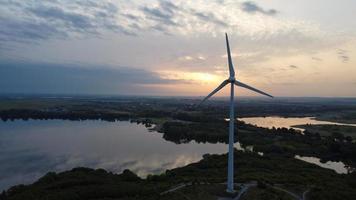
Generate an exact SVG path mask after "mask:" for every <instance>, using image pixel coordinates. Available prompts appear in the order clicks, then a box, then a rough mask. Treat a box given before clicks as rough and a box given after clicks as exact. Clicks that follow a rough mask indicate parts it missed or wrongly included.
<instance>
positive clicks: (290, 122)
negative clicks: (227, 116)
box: [239, 116, 356, 131]
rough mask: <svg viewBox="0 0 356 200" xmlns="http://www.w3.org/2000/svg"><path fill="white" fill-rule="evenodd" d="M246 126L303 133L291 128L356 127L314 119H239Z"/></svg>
mask: <svg viewBox="0 0 356 200" xmlns="http://www.w3.org/2000/svg"><path fill="white" fill-rule="evenodd" d="M239 120H242V121H244V122H246V123H248V124H252V125H256V126H260V127H265V128H272V127H275V128H282V127H285V128H294V129H296V130H301V131H303V130H304V129H301V128H295V127H292V126H295V125H302V124H334V125H347V126H356V124H343V123H336V122H328V121H320V120H316V119H315V118H314V117H277V116H276V117H244V118H239Z"/></svg>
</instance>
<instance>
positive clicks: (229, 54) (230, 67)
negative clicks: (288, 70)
mask: <svg viewBox="0 0 356 200" xmlns="http://www.w3.org/2000/svg"><path fill="white" fill-rule="evenodd" d="M225 37H226V49H227V59H228V63H229V72H230V77H235V70H234V65H233V64H232V60H231V52H230V45H229V38H228V37H227V33H225Z"/></svg>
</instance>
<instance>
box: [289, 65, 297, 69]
mask: <svg viewBox="0 0 356 200" xmlns="http://www.w3.org/2000/svg"><path fill="white" fill-rule="evenodd" d="M288 67H289V68H291V69H298V68H299V67H298V66H296V65H289V66H288Z"/></svg>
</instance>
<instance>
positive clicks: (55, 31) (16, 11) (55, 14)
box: [0, 0, 135, 42]
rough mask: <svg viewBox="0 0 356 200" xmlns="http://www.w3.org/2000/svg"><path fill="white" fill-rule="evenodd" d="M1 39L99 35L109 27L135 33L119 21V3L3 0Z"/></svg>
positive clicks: (27, 39)
mask: <svg viewBox="0 0 356 200" xmlns="http://www.w3.org/2000/svg"><path fill="white" fill-rule="evenodd" d="M1 4H2V5H1V6H2V9H0V12H2V14H1V15H0V27H1V31H0V42H26V41H37V40H45V39H50V38H58V39H65V38H68V37H71V36H76V35H88V34H92V35H98V34H99V33H101V32H103V31H105V30H109V31H113V32H118V33H122V34H125V35H135V33H133V32H132V30H130V29H128V28H126V27H123V26H122V25H120V24H118V23H117V22H116V19H115V16H116V15H117V14H118V8H117V6H116V5H114V4H112V3H110V2H106V1H102V2H100V3H96V2H95V1H86V2H81V1H65V0H62V1H61V0H58V1H45V2H37V1H33V0H32V1H31V0H29V1H16V0H15V1H5V2H1Z"/></svg>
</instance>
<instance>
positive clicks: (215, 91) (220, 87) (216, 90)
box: [198, 80, 229, 106]
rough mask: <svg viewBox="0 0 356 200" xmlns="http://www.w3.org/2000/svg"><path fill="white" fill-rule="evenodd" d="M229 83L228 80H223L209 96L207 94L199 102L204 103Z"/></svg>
mask: <svg viewBox="0 0 356 200" xmlns="http://www.w3.org/2000/svg"><path fill="white" fill-rule="evenodd" d="M227 84H229V81H228V80H225V81H223V82H222V83H221V84H220V85H219V86H218V87H217V88H216V89H215V90H213V91H212V92H211V93H210V94H209V95H208V96H206V97H205V98H204V99H203V100H202V101H201V102H200V103H199V104H198V106H200V105H201V104H202V103H204V102H205V101H206V100H207V99H209V98H210V97H211V96H213V95H214V94H215V93H217V92H218V91H219V90H221V89H222V88H223V87H224V86H225V85H227Z"/></svg>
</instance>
